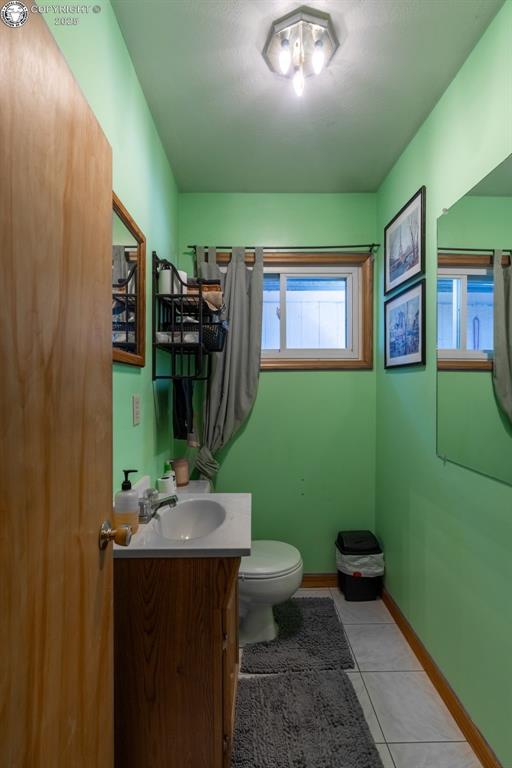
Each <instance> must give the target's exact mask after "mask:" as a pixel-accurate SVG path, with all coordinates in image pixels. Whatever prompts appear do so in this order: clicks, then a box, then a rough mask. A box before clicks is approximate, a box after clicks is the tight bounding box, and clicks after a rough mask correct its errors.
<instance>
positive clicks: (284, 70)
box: [279, 37, 292, 75]
mask: <svg viewBox="0 0 512 768" xmlns="http://www.w3.org/2000/svg"><path fill="white" fill-rule="evenodd" d="M291 63H292V54H291V51H290V41H289V40H288V39H287V38H286V37H283V39H282V40H281V50H280V51H279V68H280V69H281V74H283V75H286V74H288V70H289V69H290V64H291Z"/></svg>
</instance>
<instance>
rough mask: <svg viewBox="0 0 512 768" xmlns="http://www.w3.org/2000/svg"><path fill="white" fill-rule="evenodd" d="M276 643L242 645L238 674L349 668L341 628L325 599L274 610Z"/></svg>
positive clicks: (292, 602) (298, 600)
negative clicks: (277, 628) (276, 631)
mask: <svg viewBox="0 0 512 768" xmlns="http://www.w3.org/2000/svg"><path fill="white" fill-rule="evenodd" d="M274 615H275V618H276V622H277V625H278V627H279V636H278V638H277V640H272V641H271V642H269V643H254V644H251V645H246V646H245V648H244V650H243V653H242V665H241V672H246V673H249V674H279V673H281V672H303V671H305V670H308V669H352V668H353V667H354V661H353V659H352V654H351V653H350V648H349V646H348V643H347V640H346V637H345V633H344V632H343V627H342V626H341V623H340V621H339V619H338V617H337V615H336V610H335V608H334V603H333V601H332V600H331V599H330V598H328V597H299V598H295V599H294V600H289V601H288V602H287V603H283V605H278V606H276V608H274Z"/></svg>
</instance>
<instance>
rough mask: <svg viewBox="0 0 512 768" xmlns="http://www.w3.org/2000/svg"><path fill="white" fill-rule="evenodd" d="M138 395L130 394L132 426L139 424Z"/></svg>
mask: <svg viewBox="0 0 512 768" xmlns="http://www.w3.org/2000/svg"><path fill="white" fill-rule="evenodd" d="M140 411H141V406H140V395H132V413H133V426H134V427H136V426H138V425H139V424H140Z"/></svg>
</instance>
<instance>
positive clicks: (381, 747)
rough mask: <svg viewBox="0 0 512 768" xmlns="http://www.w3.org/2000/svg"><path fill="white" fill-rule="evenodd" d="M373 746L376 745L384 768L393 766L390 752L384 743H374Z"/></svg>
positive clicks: (393, 767) (392, 767)
mask: <svg viewBox="0 0 512 768" xmlns="http://www.w3.org/2000/svg"><path fill="white" fill-rule="evenodd" d="M375 746H376V747H377V752H378V753H379V755H380V759H381V760H382V765H383V766H384V768H395V764H394V762H393V758H392V757H391V753H390V751H389V749H388V748H387V746H386V745H385V744H376V745H375Z"/></svg>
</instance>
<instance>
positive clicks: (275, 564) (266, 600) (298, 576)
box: [238, 540, 303, 646]
mask: <svg viewBox="0 0 512 768" xmlns="http://www.w3.org/2000/svg"><path fill="white" fill-rule="evenodd" d="M302 574H303V564H302V557H301V554H300V552H299V550H298V549H296V548H295V547H292V545H291V544H285V543H284V542H282V541H264V540H262V541H253V542H252V545H251V554H250V555H249V556H248V557H242V562H241V564H240V571H239V576H238V587H239V594H240V645H241V646H244V645H246V644H247V643H260V642H262V641H268V640H274V639H275V638H276V637H277V625H276V622H275V621H274V614H273V612H272V608H273V607H274V605H279V604H280V603H284V602H285V601H286V600H288V599H289V598H290V597H291V596H292V595H293V594H294V592H296V591H297V589H298V588H299V587H300V585H301V582H302Z"/></svg>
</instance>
